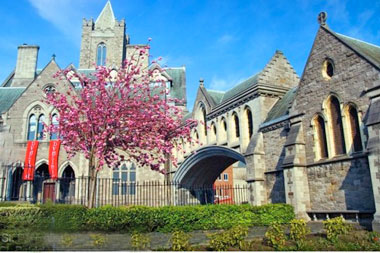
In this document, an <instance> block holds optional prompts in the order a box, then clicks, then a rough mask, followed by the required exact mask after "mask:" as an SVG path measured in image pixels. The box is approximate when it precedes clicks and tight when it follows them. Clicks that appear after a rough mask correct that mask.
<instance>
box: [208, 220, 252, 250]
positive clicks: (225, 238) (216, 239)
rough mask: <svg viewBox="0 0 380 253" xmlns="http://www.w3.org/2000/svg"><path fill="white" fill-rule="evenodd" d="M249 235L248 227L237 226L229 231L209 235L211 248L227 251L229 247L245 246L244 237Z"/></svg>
mask: <svg viewBox="0 0 380 253" xmlns="http://www.w3.org/2000/svg"><path fill="white" fill-rule="evenodd" d="M247 235H248V228H247V227H243V226H236V227H233V228H231V229H229V230H227V231H223V232H218V233H214V234H210V235H208V237H209V238H210V242H209V248H210V249H212V250H216V251H225V250H226V249H228V247H239V248H240V249H242V248H245V247H246V246H247V245H245V244H244V243H243V240H244V238H245V237H246V236H247Z"/></svg>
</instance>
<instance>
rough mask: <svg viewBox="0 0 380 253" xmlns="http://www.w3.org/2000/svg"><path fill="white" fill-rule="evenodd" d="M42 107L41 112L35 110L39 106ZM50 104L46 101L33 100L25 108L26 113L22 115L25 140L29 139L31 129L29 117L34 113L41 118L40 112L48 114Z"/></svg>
mask: <svg viewBox="0 0 380 253" xmlns="http://www.w3.org/2000/svg"><path fill="white" fill-rule="evenodd" d="M38 107H40V109H38V111H39V112H35V111H34V109H35V108H38ZM48 109H49V108H48V106H46V105H45V104H44V103H42V102H41V101H38V100H37V101H34V102H32V103H31V104H29V105H28V106H27V107H26V108H25V110H24V113H23V115H22V121H23V122H22V127H23V129H22V132H23V140H27V139H28V130H29V117H30V116H31V115H32V114H34V115H35V117H36V118H37V120H38V118H39V116H40V114H44V115H48V114H47V112H48V111H49V110H48Z"/></svg>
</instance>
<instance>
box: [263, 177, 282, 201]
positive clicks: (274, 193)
mask: <svg viewBox="0 0 380 253" xmlns="http://www.w3.org/2000/svg"><path fill="white" fill-rule="evenodd" d="M265 184H266V189H267V202H268V203H286V199H285V185H284V173H283V171H276V172H271V173H265Z"/></svg>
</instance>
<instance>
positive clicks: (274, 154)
mask: <svg viewBox="0 0 380 253" xmlns="http://www.w3.org/2000/svg"><path fill="white" fill-rule="evenodd" d="M287 134H288V131H287V130H286V129H284V127H280V128H277V129H275V130H272V131H270V132H266V133H264V152H265V167H266V171H273V170H281V165H282V161H283V159H284V158H285V147H284V144H285V141H286V137H287Z"/></svg>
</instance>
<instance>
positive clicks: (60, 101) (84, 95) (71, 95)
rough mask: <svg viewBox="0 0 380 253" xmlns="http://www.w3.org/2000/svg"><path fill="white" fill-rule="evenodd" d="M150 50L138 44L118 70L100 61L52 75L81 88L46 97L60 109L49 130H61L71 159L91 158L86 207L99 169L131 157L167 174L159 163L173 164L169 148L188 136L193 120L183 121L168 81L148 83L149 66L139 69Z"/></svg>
mask: <svg viewBox="0 0 380 253" xmlns="http://www.w3.org/2000/svg"><path fill="white" fill-rule="evenodd" d="M148 49H149V46H146V47H144V48H139V49H138V48H136V50H137V54H134V57H132V58H131V59H129V60H126V61H125V62H124V63H123V65H122V66H120V68H118V69H117V71H115V70H113V69H111V68H107V67H104V66H98V67H96V71H95V72H94V73H93V75H92V77H87V76H85V75H79V74H76V73H75V72H73V71H71V70H70V69H66V70H63V71H60V72H59V73H57V74H56V77H58V78H67V79H69V80H73V79H78V80H79V82H80V85H79V88H78V87H77V88H76V89H74V88H73V87H69V90H68V91H67V92H66V93H60V92H58V91H56V92H54V93H50V94H48V96H47V103H48V104H50V105H52V106H54V107H55V108H56V109H57V111H58V114H59V116H58V124H57V125H52V126H50V127H49V131H50V132H58V133H59V136H60V139H61V140H62V145H63V146H64V148H65V150H66V152H67V154H68V156H69V158H70V157H73V156H74V155H76V154H77V153H81V154H83V155H84V156H85V158H86V159H88V161H89V163H88V164H89V168H88V169H89V175H90V184H89V185H90V186H89V205H88V206H89V207H93V204H94V195H95V194H94V193H95V189H96V180H95V179H96V177H97V173H98V172H99V171H100V170H102V169H103V168H106V167H109V168H113V167H115V166H119V165H120V163H121V162H122V161H133V162H135V163H137V164H138V165H140V166H148V167H150V168H151V169H152V170H155V171H158V172H161V173H166V171H165V168H164V166H163V164H165V163H167V162H168V161H170V162H172V163H173V164H174V165H176V159H175V157H173V156H172V152H171V151H172V149H173V148H174V145H175V142H176V141H177V140H178V139H185V140H187V141H189V142H190V141H191V139H190V138H191V137H190V130H191V127H192V126H194V124H196V122H195V121H193V120H188V121H187V122H184V121H183V112H182V109H180V108H179V107H176V106H175V105H174V104H175V103H176V102H180V101H179V100H177V99H172V98H168V90H167V88H166V83H165V82H164V81H163V80H157V79H156V80H155V82H154V83H152V82H151V80H152V71H150V70H149V69H147V68H145V69H143V66H142V64H141V59H142V58H143V57H146V54H147V50H148ZM57 90H58V89H57ZM125 153H126V154H127V155H123V154H125Z"/></svg>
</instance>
